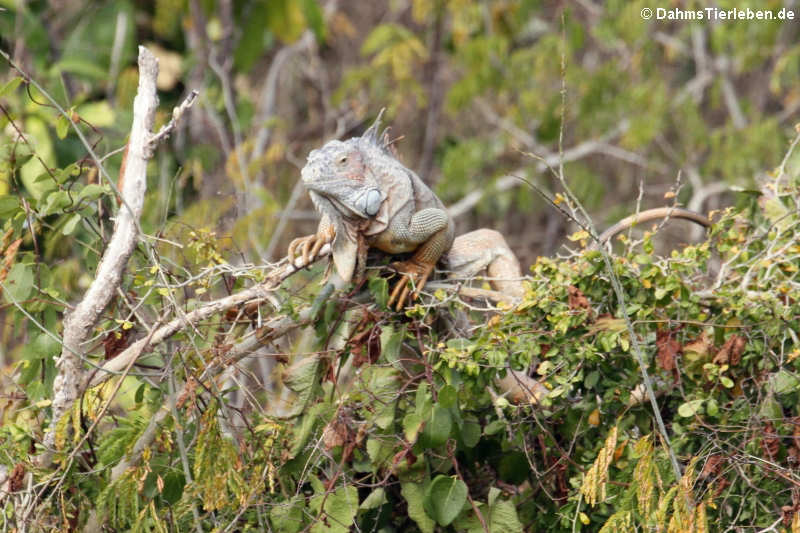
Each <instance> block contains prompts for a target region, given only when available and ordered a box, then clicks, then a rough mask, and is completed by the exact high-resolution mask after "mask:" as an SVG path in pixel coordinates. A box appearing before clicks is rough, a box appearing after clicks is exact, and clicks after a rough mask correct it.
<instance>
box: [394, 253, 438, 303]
mask: <svg viewBox="0 0 800 533" xmlns="http://www.w3.org/2000/svg"><path fill="white" fill-rule="evenodd" d="M433 266H434V265H429V264H426V263H420V262H418V261H415V260H414V259H409V260H408V261H398V262H396V263H392V265H391V267H392V268H393V269H394V270H396V271H397V272H400V273H401V274H403V277H402V278H401V279H400V281H398V282H397V284H396V285H395V286H394V290H392V294H391V296H390V297H389V304H388V305H389V307H390V308H391V307H392V305H394V304H395V303H396V304H397V307H395V309H396V310H397V311H400V310H401V309H402V308H403V306H404V305H405V303H406V299H408V300H409V303H410V301H411V300H412V299H414V298H417V296H419V291H421V290H422V288H423V287H424V286H425V282H426V281H428V276H430V275H431V272H433ZM409 282H411V284H412V285H413V291H414V292H413V293H412V292H411V290H412V287H411V286H409Z"/></svg>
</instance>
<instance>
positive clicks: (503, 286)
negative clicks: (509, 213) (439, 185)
mask: <svg viewBox="0 0 800 533" xmlns="http://www.w3.org/2000/svg"><path fill="white" fill-rule="evenodd" d="M379 126H380V117H379V118H378V120H376V121H375V123H374V124H373V125H372V126H371V127H370V128H369V129H368V130H367V131H366V132H365V133H364V135H362V136H361V137H354V138H352V139H349V140H347V141H338V140H334V141H329V142H328V143H327V144H325V146H323V147H322V148H320V149H318V150H312V151H311V153H310V154H309V156H308V162H307V163H306V165H305V167H303V170H302V180H303V184H304V185H305V186H306V188H308V189H309V194H310V196H311V199H312V201H313V202H314V205H315V206H316V208H317V209H318V210H319V211H320V212H321V213H322V220H321V221H320V224H319V227H318V228H317V233H316V234H315V235H310V236H307V237H302V238H299V239H295V240H294V241H292V243H291V245H290V246H289V256H290V257H292V258H293V257H294V256H295V254H296V253H297V252H298V251H299V252H300V253H301V255H302V256H303V259H304V262H308V261H310V260H313V259H314V257H315V256H316V254H317V253H318V252H319V250H320V248H321V247H322V246H323V245H324V244H326V243H331V242H332V254H333V261H334V264H335V265H336V270H337V272H338V274H339V276H340V277H341V278H342V279H343V280H345V281H350V280H351V279H353V277H354V273H358V276H360V275H361V273H362V272H363V266H364V261H365V258H366V250H367V248H377V249H379V250H382V251H384V252H387V253H391V254H396V253H405V252H414V254H413V255H412V257H411V258H410V259H408V260H406V261H400V262H397V263H394V264H393V267H394V268H395V269H396V270H397V271H398V272H400V273H401V274H402V275H403V276H402V278H401V279H400V281H399V282H398V283H397V284H396V285H395V286H394V288H393V290H392V293H391V296H390V299H389V305H394V304H396V306H397V309H400V308H402V307H403V305H404V304H405V303H406V301H407V299H409V297H415V296H416V295H418V294H419V291H420V290H421V289H422V288H423V287H424V285H425V282H426V281H427V279H428V277H429V276H430V274H431V273H432V272H433V269H434V267H435V265H436V263H437V262H438V261H439V260H440V259H441V260H442V262H443V263H445V264H446V265H447V267H448V268H449V270H451V271H453V272H455V273H456V274H457V275H463V276H471V275H475V274H477V273H478V272H480V271H481V270H484V269H486V270H487V271H488V274H489V276H490V277H492V278H507V279H508V281H505V282H504V281H497V282H495V283H494V285H495V289H496V290H498V291H502V292H504V293H505V294H509V296H512V297H516V296H520V295H521V292H522V285H521V283H520V281H519V280H520V278H521V277H522V275H521V272H520V268H519V263H518V262H517V260H516V258H515V257H514V254H513V253H512V252H511V250H510V249H509V248H508V246H507V245H506V242H505V240H504V239H503V237H502V235H500V234H499V233H498V232H496V231H492V230H478V231H475V232H472V233H468V234H465V235H462V236H460V237H458V238H456V239H454V237H453V234H454V228H453V221H452V220H451V219H450V217H449V215H448V214H447V211H446V209H445V207H444V205H443V204H442V202H441V200H439V198H438V197H437V196H436V195H435V194H434V193H433V191H431V190H430V189H429V188H428V186H427V185H425V183H424V182H423V181H422V180H421V179H420V178H419V176H417V175H416V174H415V173H414V172H413V171H412V170H410V169H408V168H406V167H405V166H403V165H402V164H401V163H400V162H399V161H398V160H397V159H396V158H395V157H394V155H393V154H392V153H391V152H390V149H389V146H388V144H387V143H386V142H385V141H384V140H382V139H379V135H378V128H379ZM409 283H411V284H412V285H413V287H412V288H410V287H409ZM412 289H413V292H412Z"/></svg>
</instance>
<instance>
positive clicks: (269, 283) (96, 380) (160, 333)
mask: <svg viewBox="0 0 800 533" xmlns="http://www.w3.org/2000/svg"><path fill="white" fill-rule="evenodd" d="M328 254H330V246H329V245H327V244H326V245H325V246H323V247H322V249H321V250H320V252H319V254H317V257H316V258H315V260H316V259H320V258H322V257H324V256H326V255H328ZM304 266H306V265H303V264H300V259H298V260H297V262H296V263H295V264H290V263H284V264H283V265H282V266H279V267H278V268H276V269H275V270H273V271H272V272H270V273H269V275H268V276H267V279H266V280H265V281H264V282H262V283H260V284H258V285H255V286H253V287H250V288H248V289H245V290H243V291H240V292H237V293H236V294H232V295H230V296H227V297H225V298H221V299H219V300H215V301H213V302H210V303H208V304H206V305H204V306H202V307H198V308H197V309H195V310H194V311H191V312H189V313H186V314H185V315H184V316H180V317H177V318H174V319H172V320H171V321H169V322H168V323H166V324H165V325H163V326H161V327H160V328H158V329H156V330H155V331H154V332H153V334H152V336H150V338H144V339H140V340H138V341H136V342H134V343H132V344H131V345H130V346H128V347H127V348H126V349H125V350H123V351H122V352H120V353H119V354H118V355H117V356H116V357H115V358H114V359H111V360H109V361H107V362H106V363H105V364H104V365H103V366H102V368H101V369H100V371H99V372H98V373H97V374H96V375H95V376H94V377H93V378H92V379H91V381H90V382H89V386H90V387H94V386H96V385H99V384H101V383H103V382H105V381H107V380H108V379H109V378H111V377H112V376H113V375H115V374H117V373H119V372H120V371H122V369H124V368H125V367H126V366H127V365H128V364H129V363H130V360H131V359H136V358H137V357H139V355H140V354H146V353H148V350H147V349H146V348H147V347H150V348H152V347H153V346H154V345H156V344H159V343H161V342H163V341H165V340H166V339H168V338H169V337H171V336H172V335H174V334H175V333H177V332H178V331H181V330H183V329H185V328H187V327H191V326H194V325H196V324H198V323H199V322H200V321H202V320H205V319H207V318H209V317H211V316H213V315H215V314H217V313H220V312H222V311H225V310H227V309H230V308H231V307H236V306H237V305H240V304H243V303H245V302H250V301H260V300H263V299H266V297H267V296H266V293H268V292H269V291H272V290H275V289H276V288H277V287H278V286H279V285H280V284H281V283H282V282H283V280H285V279H286V278H288V277H289V276H291V275H292V274H294V273H295V272H297V271H298V270H300V269H301V268H303V267H304Z"/></svg>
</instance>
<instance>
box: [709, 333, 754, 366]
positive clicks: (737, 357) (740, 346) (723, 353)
mask: <svg viewBox="0 0 800 533" xmlns="http://www.w3.org/2000/svg"><path fill="white" fill-rule="evenodd" d="M746 344H747V341H746V340H745V339H744V337H740V336H739V335H731V337H730V338H729V339H728V340H727V341H726V342H725V344H723V345H722V348H720V349H719V351H718V352H717V355H715V356H714V360H713V363H714V364H717V365H731V366H733V365H738V364H739V361H741V360H742V352H744V347H745V345H746Z"/></svg>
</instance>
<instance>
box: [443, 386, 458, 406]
mask: <svg viewBox="0 0 800 533" xmlns="http://www.w3.org/2000/svg"><path fill="white" fill-rule="evenodd" d="M439 405H441V406H442V407H444V408H445V409H450V408H451V407H455V406H456V405H458V391H456V389H455V388H454V387H453V386H452V385H445V386H444V387H442V388H441V390H440V391H439Z"/></svg>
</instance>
